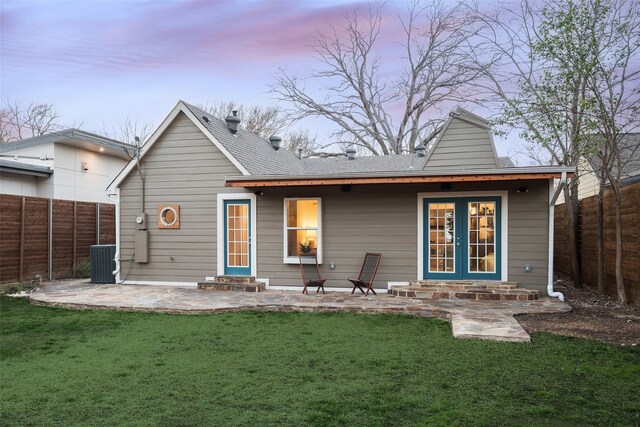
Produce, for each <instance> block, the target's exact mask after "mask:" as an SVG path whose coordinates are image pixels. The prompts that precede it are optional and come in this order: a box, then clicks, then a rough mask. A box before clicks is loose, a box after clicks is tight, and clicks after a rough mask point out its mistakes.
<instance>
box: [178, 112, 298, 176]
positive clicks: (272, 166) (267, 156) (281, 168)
mask: <svg viewBox="0 0 640 427" xmlns="http://www.w3.org/2000/svg"><path fill="white" fill-rule="evenodd" d="M185 105H186V106H187V108H189V110H191V112H192V113H193V114H194V115H195V116H196V117H197V118H198V120H199V121H200V123H202V125H203V126H204V127H205V128H207V130H209V132H211V134H212V135H213V136H214V138H216V139H217V140H218V141H219V142H220V143H221V144H222V145H223V146H224V148H226V149H227V150H228V151H229V153H231V155H232V156H233V157H235V158H236V160H238V162H240V164H241V165H242V166H244V168H245V169H246V170H247V171H249V173H250V174H251V175H289V174H291V175H293V174H301V173H303V169H302V162H301V161H300V159H298V157H296V155H295V154H293V153H291V152H290V151H287V150H285V149H284V148H281V149H280V150H277V151H276V150H274V149H273V147H272V146H271V143H270V142H269V141H267V140H266V139H264V138H260V137H259V136H257V135H255V134H253V133H251V132H247V131H246V130H244V129H239V130H238V132H237V133H236V134H233V133H231V132H230V131H229V129H228V128H227V123H226V122H225V121H224V120H221V119H219V118H217V117H214V116H212V115H211V114H209V113H207V112H206V111H204V110H202V109H200V108H198V107H196V106H193V105H190V104H187V103H185ZM203 117H207V118H208V119H209V120H208V121H207V120H205V119H203Z"/></svg>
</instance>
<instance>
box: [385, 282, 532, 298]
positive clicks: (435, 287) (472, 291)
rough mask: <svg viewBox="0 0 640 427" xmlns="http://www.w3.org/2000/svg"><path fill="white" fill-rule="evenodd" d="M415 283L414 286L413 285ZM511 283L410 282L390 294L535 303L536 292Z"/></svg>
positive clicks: (395, 287)
mask: <svg viewBox="0 0 640 427" xmlns="http://www.w3.org/2000/svg"><path fill="white" fill-rule="evenodd" d="M414 283H415V284H414ZM516 286H517V284H516V283H513V282H434V281H420V282H412V283H411V285H409V286H394V287H393V288H391V294H392V295H394V296H397V297H404V298H416V299H427V300H437V299H451V300H456V299H464V300H479V301H535V300H537V299H538V298H539V296H540V293H539V292H538V291H537V290H531V289H524V288H516Z"/></svg>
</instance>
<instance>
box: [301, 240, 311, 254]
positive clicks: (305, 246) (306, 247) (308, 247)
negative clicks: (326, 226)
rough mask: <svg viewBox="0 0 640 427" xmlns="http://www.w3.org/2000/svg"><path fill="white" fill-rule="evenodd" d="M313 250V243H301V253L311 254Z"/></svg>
mask: <svg viewBox="0 0 640 427" xmlns="http://www.w3.org/2000/svg"><path fill="white" fill-rule="evenodd" d="M312 249H313V248H312V247H311V242H301V243H300V253H303V254H308V253H310V252H311V250H312Z"/></svg>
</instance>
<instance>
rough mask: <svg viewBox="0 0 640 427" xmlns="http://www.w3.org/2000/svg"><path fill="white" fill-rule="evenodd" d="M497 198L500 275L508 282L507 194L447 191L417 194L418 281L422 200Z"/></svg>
mask: <svg viewBox="0 0 640 427" xmlns="http://www.w3.org/2000/svg"><path fill="white" fill-rule="evenodd" d="M474 196H479V197H483V196H499V197H501V199H500V200H501V202H502V203H501V204H500V213H501V220H500V228H501V230H500V231H501V238H500V246H501V247H500V259H501V268H500V275H501V279H500V280H502V281H503V282H505V281H507V280H509V192H508V191H506V190H501V191H449V192H437V193H418V276H417V277H418V280H424V264H423V259H424V199H431V198H445V197H451V198H455V197H474Z"/></svg>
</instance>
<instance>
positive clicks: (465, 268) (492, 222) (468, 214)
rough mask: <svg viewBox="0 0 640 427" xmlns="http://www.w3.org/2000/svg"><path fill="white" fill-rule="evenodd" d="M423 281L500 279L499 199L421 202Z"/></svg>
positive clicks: (458, 199) (435, 199)
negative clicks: (422, 219)
mask: <svg viewBox="0 0 640 427" xmlns="http://www.w3.org/2000/svg"><path fill="white" fill-rule="evenodd" d="M423 203H424V211H423V212H424V231H425V232H424V251H423V253H424V260H423V262H424V268H423V271H424V278H425V279H444V280H500V278H501V269H500V268H501V262H502V260H501V259H500V253H501V247H500V237H501V230H500V224H501V222H500V219H501V218H500V214H501V212H500V205H501V197H499V196H492V197H452V198H433V199H429V198H426V199H424V202H423Z"/></svg>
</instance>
